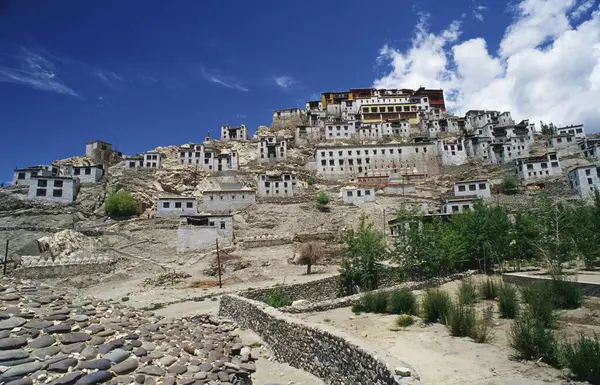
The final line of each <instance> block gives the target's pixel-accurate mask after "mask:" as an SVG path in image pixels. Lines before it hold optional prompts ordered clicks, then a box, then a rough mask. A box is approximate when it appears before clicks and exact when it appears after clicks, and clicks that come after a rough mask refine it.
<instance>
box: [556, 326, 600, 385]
mask: <svg viewBox="0 0 600 385" xmlns="http://www.w3.org/2000/svg"><path fill="white" fill-rule="evenodd" d="M562 357H563V362H564V365H565V366H566V367H567V368H569V370H571V373H572V374H573V377H574V378H575V379H576V380H578V381H588V382H590V383H592V384H600V341H599V340H598V336H596V335H594V338H590V337H586V336H584V335H583V334H580V335H579V339H578V340H577V341H575V342H567V343H565V344H564V345H563V348H562Z"/></svg>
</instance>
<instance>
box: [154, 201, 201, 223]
mask: <svg viewBox="0 0 600 385" xmlns="http://www.w3.org/2000/svg"><path fill="white" fill-rule="evenodd" d="M196 214H198V203H197V201H196V198H192V197H167V196H164V197H159V198H158V200H157V201H156V216H157V217H159V218H179V217H181V216H183V215H196Z"/></svg>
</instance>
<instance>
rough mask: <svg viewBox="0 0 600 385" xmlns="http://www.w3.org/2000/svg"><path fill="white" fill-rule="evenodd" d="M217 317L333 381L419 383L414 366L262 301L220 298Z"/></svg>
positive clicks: (389, 384) (286, 358)
mask: <svg viewBox="0 0 600 385" xmlns="http://www.w3.org/2000/svg"><path fill="white" fill-rule="evenodd" d="M219 316H220V317H224V318H229V319H232V320H233V321H235V322H236V323H237V324H238V325H239V326H240V327H242V328H247V329H251V330H253V331H254V332H255V333H257V334H258V335H260V336H261V338H262V339H263V340H264V341H265V343H266V344H267V345H269V346H270V347H271V349H272V350H273V353H274V355H275V358H276V359H277V360H278V361H280V362H285V363H288V364H290V365H292V366H294V367H296V368H298V369H302V370H304V371H307V372H309V373H311V374H314V375H315V376H317V377H319V378H321V379H322V380H324V381H325V382H327V383H334V384H377V385H379V384H381V385H395V384H403V385H408V384H413V385H418V384H420V381H419V378H418V376H417V375H416V373H415V371H414V370H413V369H411V368H409V367H407V366H406V364H405V363H403V362H401V361H398V360H397V359H396V358H394V357H391V356H390V355H388V354H387V353H386V352H385V351H383V350H380V349H375V348H373V347H371V346H368V345H366V344H365V343H364V342H362V341H359V340H357V339H355V338H353V337H351V336H349V335H346V334H345V333H342V332H340V331H338V330H335V329H333V328H330V327H327V326H324V325H323V326H321V325H314V324H310V323H308V322H305V321H302V320H298V319H295V318H293V317H290V316H287V315H285V314H283V313H281V312H280V311H278V310H276V309H274V308H271V307H269V306H267V305H265V304H264V303H261V302H258V301H253V300H249V299H246V298H242V297H239V296H236V295H225V296H223V297H221V304H220V307H219Z"/></svg>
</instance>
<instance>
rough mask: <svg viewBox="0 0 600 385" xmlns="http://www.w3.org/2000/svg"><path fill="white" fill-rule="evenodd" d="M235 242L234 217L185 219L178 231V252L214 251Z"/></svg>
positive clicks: (192, 217) (182, 220)
mask: <svg viewBox="0 0 600 385" xmlns="http://www.w3.org/2000/svg"><path fill="white" fill-rule="evenodd" d="M217 240H218V241H219V246H220V247H221V246H229V245H231V244H232V242H233V216H231V215H194V216H188V217H183V218H182V219H181V221H180V223H179V229H178V230H177V252H178V253H184V252H187V251H199V250H207V249H209V250H212V249H215V248H216V243H217Z"/></svg>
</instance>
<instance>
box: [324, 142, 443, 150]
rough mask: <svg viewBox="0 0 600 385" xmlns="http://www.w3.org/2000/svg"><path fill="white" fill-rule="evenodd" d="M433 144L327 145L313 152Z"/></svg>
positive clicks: (431, 143) (426, 143)
mask: <svg viewBox="0 0 600 385" xmlns="http://www.w3.org/2000/svg"><path fill="white" fill-rule="evenodd" d="M434 144H435V143H433V142H419V143H413V142H411V143H382V144H361V145H347V146H343V145H333V146H327V145H323V146H317V148H316V149H315V151H317V150H327V149H332V150H335V149H346V150H347V149H356V150H360V149H362V148H381V147H385V148H388V147H415V146H422V145H434Z"/></svg>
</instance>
